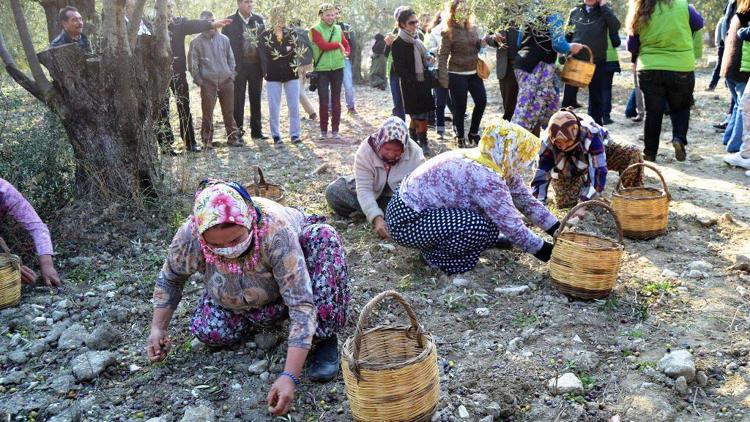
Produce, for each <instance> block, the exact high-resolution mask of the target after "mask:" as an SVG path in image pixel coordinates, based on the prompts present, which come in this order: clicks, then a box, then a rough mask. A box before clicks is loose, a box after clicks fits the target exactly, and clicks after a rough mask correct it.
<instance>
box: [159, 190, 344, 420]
mask: <svg viewBox="0 0 750 422" xmlns="http://www.w3.org/2000/svg"><path fill="white" fill-rule="evenodd" d="M196 272H200V273H202V274H203V276H202V279H203V281H204V283H205V285H206V289H205V291H204V293H203V295H202V297H201V298H200V299H199V300H198V307H197V308H196V310H195V312H194V313H193V316H192V318H191V320H190V331H191V332H192V333H193V335H195V336H196V337H197V338H198V339H199V340H200V341H202V342H204V343H206V344H209V345H212V346H225V345H230V344H234V343H238V342H241V341H243V340H244V339H246V338H248V336H249V335H250V334H251V333H253V332H254V331H256V330H257V329H258V328H260V327H262V326H263V325H266V324H268V323H271V322H273V321H278V320H280V319H284V318H287V317H288V318H289V320H290V323H289V338H288V342H287V345H288V350H287V357H286V362H285V366H284V372H282V373H281V375H279V377H278V378H277V379H276V381H275V382H274V384H273V386H272V387H271V391H270V392H269V394H268V405H269V409H270V410H271V411H272V413H274V414H276V415H282V414H285V413H286V412H287V411H288V409H289V407H290V406H291V405H292V403H293V399H294V390H295V387H296V386H297V385H299V382H300V377H301V372H302V367H303V365H304V363H305V360H306V358H307V355H308V351H309V350H310V349H311V347H312V348H313V350H312V353H311V358H310V362H309V367H308V370H307V375H308V377H309V378H311V379H313V380H324V381H327V380H330V379H332V378H333V377H335V376H336V374H337V373H338V365H339V360H338V356H339V354H338V343H337V338H336V333H337V332H338V331H339V330H340V329H341V328H342V327H343V326H344V324H345V322H346V313H347V309H348V304H349V276H348V272H347V267H346V259H345V257H344V248H343V245H342V242H341V238H340V237H339V235H338V234H337V233H336V231H335V230H334V229H333V228H332V227H331V226H329V225H327V224H323V223H321V222H319V219H318V218H316V217H313V216H307V215H305V214H303V213H302V212H300V211H298V210H296V209H293V208H287V207H284V206H282V205H279V204H277V203H275V202H273V201H270V200H268V199H264V198H251V197H250V195H249V194H248V193H247V192H246V191H245V189H244V188H242V187H241V186H240V185H238V184H236V183H227V182H223V181H219V180H208V181H205V182H203V183H202V184H201V190H199V191H198V192H197V193H196V198H195V204H194V206H193V215H191V216H190V217H189V218H188V220H187V221H186V222H185V224H183V225H182V227H180V229H179V230H178V231H177V234H176V235H175V237H174V239H173V240H172V244H171V245H170V247H169V253H168V255H167V259H166V261H165V263H164V266H163V267H162V270H161V272H160V273H159V277H158V278H157V280H156V286H155V288H154V308H155V309H154V317H153V321H152V323H151V334H150V335H149V337H148V345H147V347H146V350H147V353H148V357H149V359H150V360H151V361H152V362H156V361H161V360H163V359H164V358H166V355H167V353H168V352H169V348H170V344H171V341H170V339H169V336H168V334H167V330H168V326H169V321H170V319H171V318H172V314H173V312H174V310H175V309H176V308H177V305H178V304H179V302H180V299H181V298H182V290H183V287H184V285H185V282H186V281H187V280H188V279H189V278H190V276H191V275H192V274H194V273H196Z"/></svg>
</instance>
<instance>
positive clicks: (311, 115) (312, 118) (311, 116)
mask: <svg viewBox="0 0 750 422" xmlns="http://www.w3.org/2000/svg"><path fill="white" fill-rule="evenodd" d="M307 118H308V119H310V120H315V119H317V118H318V113H313V114H310V115H309V116H307Z"/></svg>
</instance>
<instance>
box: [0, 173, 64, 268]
mask: <svg viewBox="0 0 750 422" xmlns="http://www.w3.org/2000/svg"><path fill="white" fill-rule="evenodd" d="M4 215H10V216H11V217H12V218H13V219H14V220H16V221H17V222H18V224H20V225H21V226H22V227H23V228H24V229H25V230H26V231H27V232H29V234H30V235H31V238H32V239H34V246H35V247H36V253H37V255H52V254H53V250H52V239H51V238H50V235H49V229H48V228H47V225H46V224H44V222H42V219H41V218H39V215H38V214H37V213H36V211H34V207H32V206H31V204H30V203H29V201H27V200H26V198H24V197H23V195H21V192H19V191H18V190H17V189H16V188H15V187H14V186H13V185H11V184H10V183H9V182H8V181H6V180H5V179H2V178H0V217H2V216H4Z"/></svg>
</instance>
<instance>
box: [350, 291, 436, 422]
mask: <svg viewBox="0 0 750 422" xmlns="http://www.w3.org/2000/svg"><path fill="white" fill-rule="evenodd" d="M386 298H391V299H393V300H395V301H396V302H398V303H399V304H400V305H401V306H403V307H404V309H406V313H407V314H408V315H409V319H410V320H411V326H409V327H406V326H387V327H386V326H379V327H375V328H372V329H369V330H367V331H363V330H364V327H365V325H366V324H367V319H368V316H369V314H370V312H372V310H373V308H375V307H376V306H377V305H378V304H379V303H380V302H381V301H383V300H384V299H386ZM341 357H342V359H341V368H342V372H343V374H344V383H345V384H346V396H347V397H348V399H349V406H351V409H352V415H353V417H354V419H355V420H357V421H429V420H430V419H431V418H432V415H433V413H435V409H436V408H437V404H438V399H439V398H440V374H439V372H438V365H437V349H436V348H435V342H434V341H433V339H432V336H430V334H429V333H426V332H425V331H424V328H423V327H422V326H421V325H420V324H419V323H418V322H417V316H416V314H415V313H414V310H413V309H412V307H411V306H410V305H409V304H408V303H406V301H405V300H404V298H403V297H401V295H399V294H398V293H396V292H395V291H392V290H389V291H386V292H383V293H381V294H379V295H377V296H375V297H374V298H373V299H372V300H371V301H370V302H369V303H368V304H367V305H366V306H365V307H364V309H362V313H361V314H360V316H359V322H358V323H357V330H356V332H355V333H354V336H353V337H349V338H348V339H347V340H346V342H345V343H344V347H343V349H342V351H341Z"/></svg>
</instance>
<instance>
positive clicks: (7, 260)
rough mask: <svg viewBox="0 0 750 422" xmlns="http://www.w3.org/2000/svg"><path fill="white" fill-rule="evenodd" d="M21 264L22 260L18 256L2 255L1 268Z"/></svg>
mask: <svg viewBox="0 0 750 422" xmlns="http://www.w3.org/2000/svg"><path fill="white" fill-rule="evenodd" d="M20 263H21V258H20V257H19V256H18V255H13V254H11V255H6V254H2V253H0V267H5V266H14V265H18V264H20Z"/></svg>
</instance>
